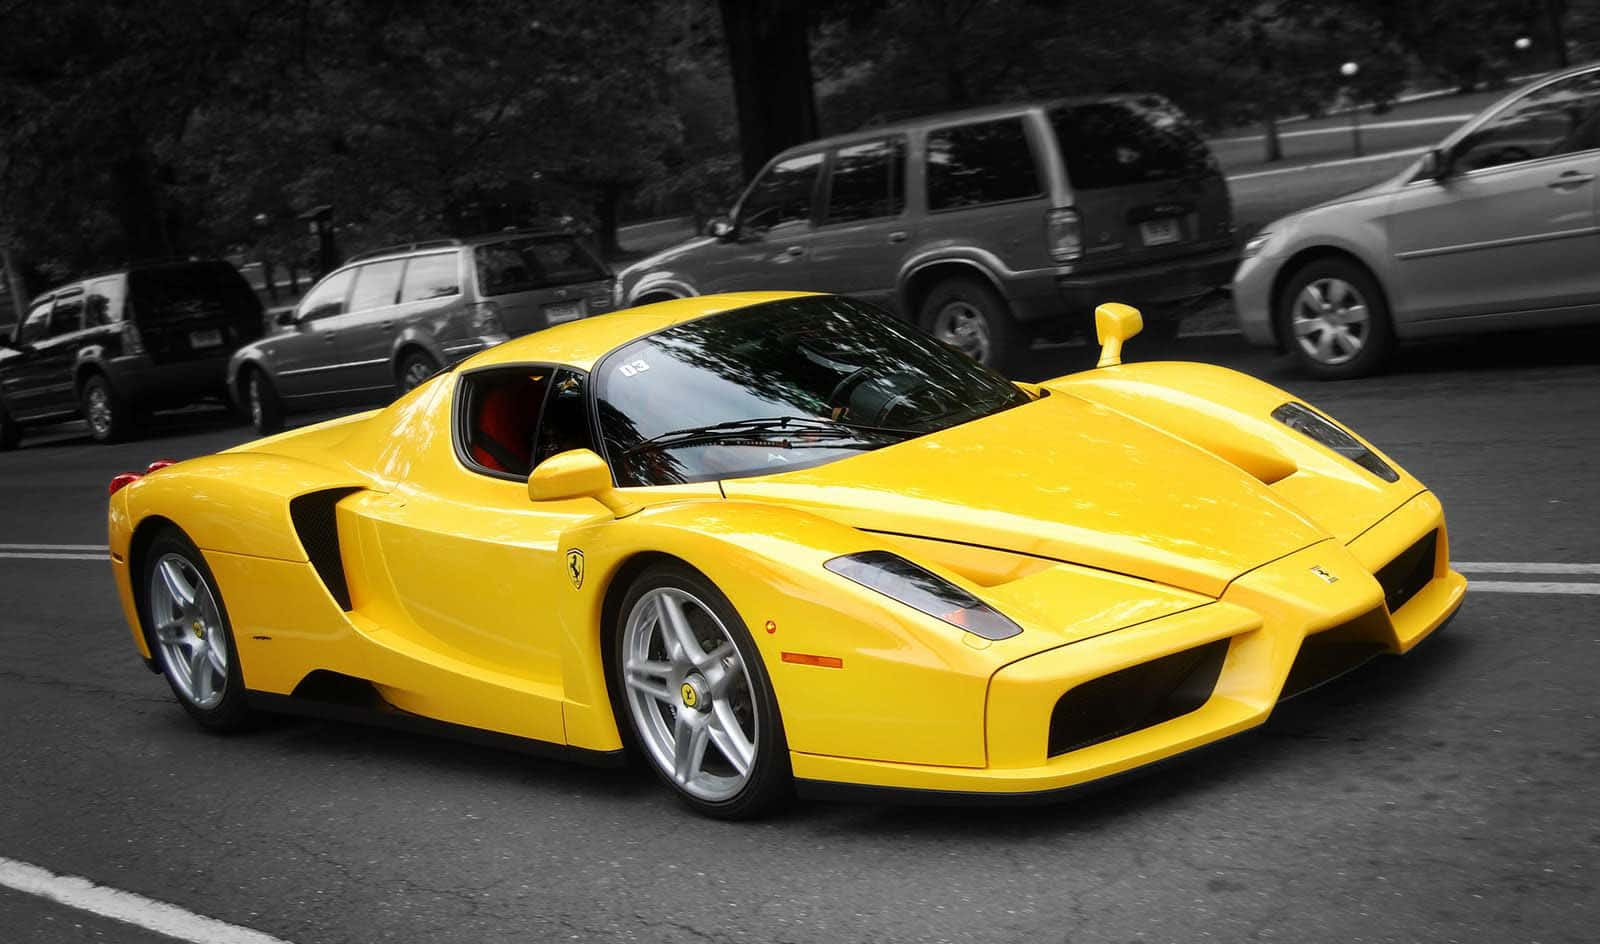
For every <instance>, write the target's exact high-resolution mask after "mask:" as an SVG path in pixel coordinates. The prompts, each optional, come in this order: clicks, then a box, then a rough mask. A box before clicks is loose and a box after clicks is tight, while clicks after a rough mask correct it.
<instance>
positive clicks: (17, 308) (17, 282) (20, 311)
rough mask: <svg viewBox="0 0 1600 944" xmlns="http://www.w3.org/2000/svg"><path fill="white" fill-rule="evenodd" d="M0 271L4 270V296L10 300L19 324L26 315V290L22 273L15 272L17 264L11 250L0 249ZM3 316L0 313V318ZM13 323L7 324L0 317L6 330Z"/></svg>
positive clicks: (0, 322)
mask: <svg viewBox="0 0 1600 944" xmlns="http://www.w3.org/2000/svg"><path fill="white" fill-rule="evenodd" d="M0 269H4V270H5V273H4V275H5V280H6V294H7V297H9V298H10V300H11V308H12V312H13V314H15V315H16V319H15V322H20V321H22V319H23V318H24V317H26V316H27V314H28V300H29V299H28V294H27V291H28V289H27V286H26V285H24V284H23V281H22V273H21V272H18V271H17V263H16V260H15V259H13V258H12V257H11V250H9V249H0ZM3 314H4V313H0V316H3ZM15 322H8V321H5V320H3V317H0V325H4V326H5V327H7V328H9V327H11V325H12V324H13V323H15Z"/></svg>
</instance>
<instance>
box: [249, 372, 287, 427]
mask: <svg viewBox="0 0 1600 944" xmlns="http://www.w3.org/2000/svg"><path fill="white" fill-rule="evenodd" d="M242 386H243V389H244V412H245V419H246V420H247V421H248V422H249V423H250V425H251V426H252V427H254V428H255V431H256V432H258V433H260V434H261V435H263V436H268V435H271V434H272V433H276V432H278V431H280V430H282V429H283V400H282V399H280V398H279V397H278V388H277V387H275V386H273V383H272V378H271V377H268V376H267V372H266V371H264V370H262V369H261V368H259V367H250V368H247V372H246V373H245V375H244V383H243V384H242ZM252 386H254V389H255V390H256V391H257V393H256V394H252V393H251V388H252ZM257 395H259V396H260V398H261V422H259V423H258V422H256V421H255V417H254V415H253V411H252V409H251V400H252V399H253V398H254V397H255V396H257Z"/></svg>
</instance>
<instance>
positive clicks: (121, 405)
mask: <svg viewBox="0 0 1600 944" xmlns="http://www.w3.org/2000/svg"><path fill="white" fill-rule="evenodd" d="M79 401H80V406H81V408H82V410H83V418H84V421H85V422H87V423H88V424H89V435H90V436H91V437H93V439H94V441H95V442H97V443H114V442H122V441H123V440H125V439H131V438H133V435H134V432H135V431H136V430H137V428H138V424H137V423H136V422H135V420H134V415H133V404H131V403H129V402H128V401H127V399H125V398H124V397H122V396H121V395H119V394H118V393H117V392H116V391H115V390H113V389H111V381H109V380H107V379H106V378H105V376H104V375H102V374H91V375H90V376H89V379H88V380H85V381H84V382H83V390H82V391H81V392H80V394H79Z"/></svg>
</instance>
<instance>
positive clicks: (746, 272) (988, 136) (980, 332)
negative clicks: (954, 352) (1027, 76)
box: [618, 95, 1238, 366]
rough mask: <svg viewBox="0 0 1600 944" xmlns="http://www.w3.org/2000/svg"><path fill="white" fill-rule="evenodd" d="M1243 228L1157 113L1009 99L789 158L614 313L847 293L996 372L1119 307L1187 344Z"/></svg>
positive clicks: (638, 269)
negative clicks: (756, 293) (725, 295)
mask: <svg viewBox="0 0 1600 944" xmlns="http://www.w3.org/2000/svg"><path fill="white" fill-rule="evenodd" d="M1232 230H1233V223H1232V208H1231V206H1230V203H1229V200H1228V187H1227V183H1226V181H1224V179H1223V177H1222V174H1221V172H1220V171H1219V170H1218V168H1217V163H1216V160H1215V159H1214V158H1213V156H1212V155H1211V153H1210V151H1209V150H1208V149H1207V148H1206V146H1205V142H1204V141H1202V140H1201V138H1200V136H1199V135H1198V134H1197V133H1196V132H1195V130H1194V128H1193V127H1192V126H1191V125H1190V124H1189V122H1188V121H1187V120H1186V119H1185V118H1184V117H1183V115H1182V114H1181V113H1180V112H1179V111H1178V110H1177V109H1176V108H1175V107H1173V105H1172V104H1171V103H1169V102H1167V101H1166V100H1165V99H1162V98H1160V97H1159V96H1155V95H1119V96H1103V97H1096V98H1083V99H1071V100H1066V101H1057V102H1049V103H1042V104H1024V105H1011V106H1006V107H996V108H985V109H980V110H975V111H965V112H959V113H954V114H942V115H935V116H932V117H928V118H921V119H918V120H916V121H911V122H906V123H902V124H896V125H890V126H885V127H878V128H872V129H870V130H864V131H858V132H855V133H853V134H848V135H842V136H839V137H834V138H827V139H825V140H821V141H814V142H811V143H809V144H804V145H801V146H799V147H795V148H792V149H790V150H788V151H785V152H783V153H782V154H779V155H778V156H777V157H775V158H773V160H772V162H771V163H769V164H768V165H767V166H766V168H765V169H763V170H762V171H761V173H760V174H759V175H757V177H756V178H755V180H754V181H752V182H751V184H750V186H749V187H748V188H747V189H746V190H745V192H744V195H743V196H742V197H741V198H740V199H739V202H738V204H737V205H736V206H735V207H734V209H733V211H732V213H730V214H729V215H728V216H727V217H726V218H725V219H718V220H713V221H712V223H711V226H710V229H709V233H710V235H709V236H708V237H705V238H700V239H695V240H691V241H689V242H687V243H684V244H682V245H680V246H677V247H674V248H672V249H669V250H667V251H665V252H663V253H661V254H659V255H656V256H654V257H652V258H649V259H645V260H643V261H641V262H638V263H636V264H634V265H632V266H630V267H628V268H627V269H625V270H624V271H623V272H622V273H621V274H620V275H619V276H618V283H619V300H626V302H627V303H628V304H642V303H647V302H652V301H659V300H662V299H666V298H672V297H678V296H685V295H698V294H702V293H707V292H724V291H732V290H743V289H758V288H770V289H802V290H803V289H812V290H816V291H824V292H836V293H843V294H850V295H855V296H858V297H861V298H864V299H867V300H869V301H875V302H878V303H879V304H882V305H885V306H886V307H889V308H891V309H892V310H895V311H897V312H899V313H900V314H901V315H902V316H903V317H906V318H908V319H913V320H915V321H917V322H918V323H919V324H921V325H922V327H923V328H924V329H926V330H928V331H929V332H931V333H932V334H934V335H935V336H936V337H938V338H939V339H940V340H942V341H944V342H946V343H948V344H951V345H953V346H955V347H957V348H959V349H960V350H962V351H964V352H966V353H967V354H969V355H971V356H972V357H974V358H976V359H978V360H980V361H983V362H985V363H992V364H1000V365H1001V366H1004V365H1005V362H1006V361H1007V359H1008V356H1009V355H1011V354H1012V353H1014V352H1015V351H1016V350H1018V349H1019V348H1021V347H1022V346H1023V342H1025V341H1026V340H1028V339H1029V337H1030V336H1031V335H1034V334H1046V335H1051V336H1066V335H1071V334H1075V333H1079V332H1081V331H1082V330H1083V329H1084V327H1085V326H1087V325H1088V323H1089V317H1088V313H1089V312H1090V311H1092V310H1093V307H1094V306H1095V305H1096V304H1098V303H1100V302H1102V301H1105V300H1107V299H1115V300H1118V301H1126V302H1129V303H1132V304H1136V305H1139V306H1140V307H1142V308H1144V309H1145V311H1146V312H1147V317H1148V318H1149V319H1150V320H1149V322H1148V323H1147V324H1148V325H1149V330H1151V331H1152V332H1154V333H1161V331H1162V329H1163V328H1165V329H1166V330H1167V331H1168V332H1169V333H1175V332H1176V319H1177V315H1178V306H1179V305H1180V304H1181V303H1182V302H1185V301H1189V300H1192V299H1196V298H1198V297H1201V296H1203V295H1206V294H1209V293H1211V292H1213V291H1215V290H1217V289H1219V288H1220V287H1221V286H1224V285H1226V284H1227V282H1228V279H1229V277H1230V276H1231V275H1232V273H1233V266H1234V264H1235V263H1236V262H1237V261H1238V255H1237V253H1236V252H1235V251H1234V246H1233V233H1232Z"/></svg>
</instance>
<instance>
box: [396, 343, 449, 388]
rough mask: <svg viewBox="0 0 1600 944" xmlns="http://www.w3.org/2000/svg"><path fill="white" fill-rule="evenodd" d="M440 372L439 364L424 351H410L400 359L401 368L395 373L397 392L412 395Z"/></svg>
mask: <svg viewBox="0 0 1600 944" xmlns="http://www.w3.org/2000/svg"><path fill="white" fill-rule="evenodd" d="M438 372H439V364H438V362H437V361H435V360H434V359H433V358H432V357H430V356H429V355H427V354H426V353H424V352H422V351H408V352H406V356H405V357H402V358H400V367H399V369H398V370H396V371H395V377H396V383H395V389H396V392H398V393H401V394H406V393H410V392H411V391H412V390H415V389H416V388H417V387H419V386H421V385H422V382H423V381H425V380H427V379H428V378H429V377H432V376H433V375H434V374H436V373H438Z"/></svg>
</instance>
